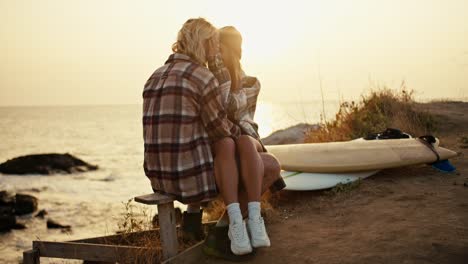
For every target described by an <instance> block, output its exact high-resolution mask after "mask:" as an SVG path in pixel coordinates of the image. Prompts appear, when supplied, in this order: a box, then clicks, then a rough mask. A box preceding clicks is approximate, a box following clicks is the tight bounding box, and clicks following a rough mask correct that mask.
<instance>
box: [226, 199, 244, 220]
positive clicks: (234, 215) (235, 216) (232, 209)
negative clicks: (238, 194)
mask: <svg viewBox="0 0 468 264" xmlns="http://www.w3.org/2000/svg"><path fill="white" fill-rule="evenodd" d="M226 209H227V212H228V216H229V222H230V223H242V212H241V210H240V206H239V203H231V204H229V205H228V206H226Z"/></svg>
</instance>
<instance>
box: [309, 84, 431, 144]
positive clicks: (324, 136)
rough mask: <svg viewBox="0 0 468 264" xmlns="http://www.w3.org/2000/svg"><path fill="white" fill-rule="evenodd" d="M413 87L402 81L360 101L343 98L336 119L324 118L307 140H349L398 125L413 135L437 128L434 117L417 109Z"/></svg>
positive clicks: (310, 141)
mask: <svg viewBox="0 0 468 264" xmlns="http://www.w3.org/2000/svg"><path fill="white" fill-rule="evenodd" d="M416 104H417V103H416V102H415V101H414V99H413V91H411V90H408V89H406V87H405V86H404V85H403V86H402V88H401V89H400V91H394V90H390V89H388V88H385V87H384V88H382V89H378V90H374V91H371V92H370V93H369V94H368V95H364V96H362V97H361V101H360V102H354V101H352V102H344V103H342V104H341V105H340V108H339V110H338V113H337V114H336V115H335V119H334V120H332V121H327V122H323V123H322V124H321V126H320V128H319V129H317V130H314V131H309V132H308V134H307V135H306V142H308V143H315V142H331V141H346V140H351V139H355V138H359V137H364V136H366V135H368V134H370V133H377V132H381V131H384V130H385V129H386V128H389V127H391V128H397V129H400V130H402V131H403V132H406V133H409V134H411V135H413V136H421V135H425V134H430V133H433V132H434V131H435V127H436V123H435V118H434V117H433V116H432V115H431V114H429V113H428V112H423V111H418V110H416V108H415V106H416Z"/></svg>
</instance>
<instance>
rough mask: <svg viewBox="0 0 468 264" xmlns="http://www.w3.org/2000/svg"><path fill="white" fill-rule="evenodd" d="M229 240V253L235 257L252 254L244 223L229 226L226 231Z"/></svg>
mask: <svg viewBox="0 0 468 264" xmlns="http://www.w3.org/2000/svg"><path fill="white" fill-rule="evenodd" d="M228 236H229V239H230V240H231V251H232V253H234V254H236V255H245V254H248V253H250V252H252V246H251V245H250V240H249V235H248V234H247V228H246V226H245V222H244V221H242V222H240V223H232V224H229V231H228Z"/></svg>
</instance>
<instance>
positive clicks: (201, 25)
mask: <svg viewBox="0 0 468 264" xmlns="http://www.w3.org/2000/svg"><path fill="white" fill-rule="evenodd" d="M215 34H217V29H216V28H215V27H214V26H213V25H211V23H210V22H208V21H206V20H205V19H204V18H191V19H189V20H187V21H186V22H185V23H184V25H183V26H182V28H181V29H180V30H179V33H178V34H177V42H176V43H174V44H173V45H172V51H174V52H178V53H182V54H185V55H187V56H189V57H191V58H192V59H194V60H196V61H197V62H198V63H200V64H202V65H204V64H205V63H206V60H207V58H206V51H205V42H206V41H207V40H209V39H211V38H212V37H213V36H215Z"/></svg>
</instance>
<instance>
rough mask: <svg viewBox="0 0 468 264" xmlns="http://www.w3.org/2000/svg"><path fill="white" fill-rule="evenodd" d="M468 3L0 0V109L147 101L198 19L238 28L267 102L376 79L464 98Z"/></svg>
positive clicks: (314, 96) (350, 90)
mask: <svg viewBox="0 0 468 264" xmlns="http://www.w3.org/2000/svg"><path fill="white" fill-rule="evenodd" d="M467 14H468V1H466V0H445V1H443V0H440V1H439V0H388V1H382V0H341V1H340V0H327V1H324V0H316V1H314V0H310V1H294V0H288V1H254V0H248V1H240V0H236V1H221V0H218V1H216V0H195V1H189V0H187V1H158V0H146V1H142V0H139V1H130V0H128V1H123V0H121V1H117V0H73V1H72V0H40V1H36V0H0V61H1V63H0V91H1V93H0V95H1V96H0V106H2V105H70V104H73V105H76V104H140V103H141V101H142V99H141V92H142V89H143V85H144V83H145V82H146V80H147V79H148V77H149V76H150V75H151V73H152V72H153V71H154V70H155V69H156V68H158V67H159V66H161V65H162V64H163V63H164V61H165V60H166V58H167V57H168V56H169V55H170V53H171V49H170V47H171V45H172V43H173V42H174V41H175V38H176V35H177V31H178V30H179V29H180V27H181V26H182V24H183V23H184V22H185V21H186V20H187V19H188V18H191V17H205V18H206V19H208V20H209V21H211V22H212V23H213V24H214V25H215V26H218V27H221V26H225V25H234V26H236V27H237V28H238V29H239V31H240V32H241V33H242V34H243V37H244V54H243V61H242V63H243V66H244V69H245V71H246V72H247V74H249V75H253V76H257V77H258V78H259V79H260V82H261V83H262V92H261V97H260V100H264V101H271V102H279V101H300V102H307V101H312V100H318V99H320V85H319V83H320V82H319V76H320V78H321V79H322V87H323V90H324V96H325V99H326V100H338V99H340V98H344V99H355V98H357V97H358V96H359V95H360V94H361V93H363V92H365V91H368V90H369V88H370V86H371V85H370V83H374V84H380V85H383V84H385V85H387V86H389V87H391V88H398V87H400V83H401V82H402V81H403V80H404V81H405V82H406V84H407V86H408V87H409V88H412V89H414V90H416V96H417V97H418V98H421V99H428V98H460V97H464V98H467V97H468V18H467Z"/></svg>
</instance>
